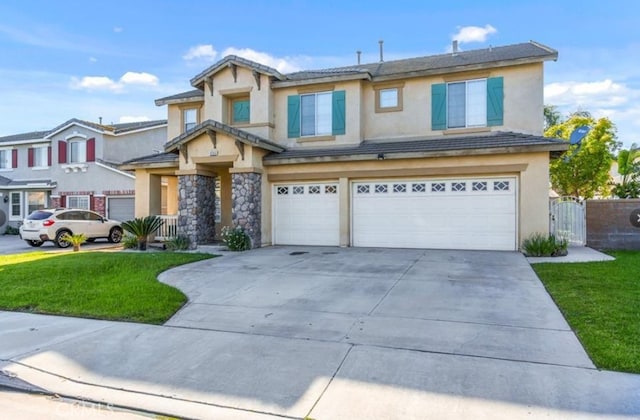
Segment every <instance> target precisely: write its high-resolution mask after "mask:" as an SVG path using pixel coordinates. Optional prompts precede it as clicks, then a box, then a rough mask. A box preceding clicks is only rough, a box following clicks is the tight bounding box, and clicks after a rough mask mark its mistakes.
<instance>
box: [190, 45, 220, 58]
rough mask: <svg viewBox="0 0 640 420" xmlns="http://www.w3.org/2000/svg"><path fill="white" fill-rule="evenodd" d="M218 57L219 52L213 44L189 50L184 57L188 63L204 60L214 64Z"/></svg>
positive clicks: (197, 46)
mask: <svg viewBox="0 0 640 420" xmlns="http://www.w3.org/2000/svg"><path fill="white" fill-rule="evenodd" d="M217 56H218V52H217V51H216V50H215V49H214V48H213V45H211V44H201V45H196V46H195V47H191V48H189V51H187V53H186V54H185V55H183V56H182V58H183V59H185V60H186V61H192V60H203V61H209V62H213V61H214V60H215V59H216V57H217Z"/></svg>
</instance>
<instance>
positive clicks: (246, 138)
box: [164, 120, 285, 152]
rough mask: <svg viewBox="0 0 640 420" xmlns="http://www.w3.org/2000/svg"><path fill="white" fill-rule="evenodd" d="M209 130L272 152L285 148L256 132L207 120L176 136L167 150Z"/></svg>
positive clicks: (175, 148) (175, 147)
mask: <svg viewBox="0 0 640 420" xmlns="http://www.w3.org/2000/svg"><path fill="white" fill-rule="evenodd" d="M208 131H215V132H218V133H223V134H227V135H229V136H231V137H233V138H235V139H236V140H238V141H240V142H242V143H244V144H247V145H250V146H254V147H259V148H261V149H265V150H270V151H272V152H282V151H283V150H285V148H284V147H283V146H280V145H279V144H276V143H274V142H272V141H270V140H267V139H265V138H263V137H260V136H256V135H255V134H251V133H249V132H247V131H244V130H239V129H237V128H235V127H231V126H230V125H227V124H223V123H221V122H219V121H214V120H206V121H204V122H202V123H200V124H198V125H196V126H195V127H193V128H192V129H191V130H189V131H185V132H184V133H182V134H181V135H179V136H178V137H176V138H174V139H173V140H171V141H170V142H168V143H167V144H165V146H164V150H165V152H172V151H175V150H177V149H178V148H179V147H180V146H181V145H183V144H185V143H188V142H190V141H191V140H193V139H195V138H196V137H198V136H200V135H202V134H205V133H207V132H208Z"/></svg>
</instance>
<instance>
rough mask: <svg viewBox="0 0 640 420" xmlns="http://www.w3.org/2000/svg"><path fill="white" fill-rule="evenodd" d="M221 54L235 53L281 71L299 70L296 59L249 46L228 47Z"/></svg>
mask: <svg viewBox="0 0 640 420" xmlns="http://www.w3.org/2000/svg"><path fill="white" fill-rule="evenodd" d="M222 55H223V56H227V55H237V56H238V57H243V58H246V59H247V60H251V61H255V62H257V63H260V64H264V65H265V66H269V67H273V68H274V69H276V70H278V71H279V72H282V73H292V72H294V71H299V70H300V66H298V65H297V64H296V60H295V59H292V58H290V57H283V58H278V57H274V56H272V55H270V54H267V53H265V52H260V51H256V50H252V49H251V48H235V47H229V48H227V49H225V50H224V51H223V53H222Z"/></svg>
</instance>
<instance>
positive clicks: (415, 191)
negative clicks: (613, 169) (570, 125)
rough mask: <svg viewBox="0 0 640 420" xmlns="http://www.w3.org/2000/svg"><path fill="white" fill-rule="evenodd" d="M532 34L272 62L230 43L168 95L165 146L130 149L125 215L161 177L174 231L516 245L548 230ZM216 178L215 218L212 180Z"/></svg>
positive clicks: (144, 208) (353, 242)
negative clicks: (414, 50)
mask: <svg viewBox="0 0 640 420" xmlns="http://www.w3.org/2000/svg"><path fill="white" fill-rule="evenodd" d="M557 56H558V54H557V52H556V51H555V50H553V49H551V48H549V47H546V46H544V45H541V44H538V43H536V42H528V43H522V44H517V45H509V46H502V47H493V48H489V49H482V50H474V51H464V52H459V51H454V52H453V53H450V54H441V55H435V56H427V57H418V58H411V59H404V60H396V61H388V62H383V61H380V62H377V63H371V64H357V65H353V66H349V67H342V68H331V69H325V70H316V71H302V72H297V73H292V74H281V73H279V72H278V71H276V70H275V69H273V68H270V67H267V66H264V65H261V64H258V63H255V62H252V61H249V60H246V59H244V58H240V57H236V56H228V57H225V58H224V59H222V60H221V61H219V62H217V63H215V64H214V65H212V66H211V67H209V68H207V69H206V70H204V71H203V72H201V73H200V74H198V75H197V76H195V77H194V78H193V79H192V80H191V84H192V86H193V87H194V88H195V90H193V91H189V92H184V93H180V94H177V95H174V96H169V97H165V98H162V99H158V100H157V101H156V104H157V105H166V106H167V108H168V121H169V122H168V138H169V140H168V142H167V143H166V144H165V146H164V148H165V153H164V154H159V155H152V156H147V157H143V158H139V159H135V160H132V161H130V162H127V163H126V164H125V165H124V166H123V168H125V169H130V170H135V171H136V215H137V216H144V215H148V214H159V213H160V205H161V204H160V203H161V196H162V194H161V193H160V186H161V182H160V180H161V179H163V178H170V179H171V181H170V182H169V186H171V185H172V186H173V187H171V188H170V190H171V192H170V196H171V197H175V198H176V199H177V204H176V205H175V206H174V207H175V208H176V210H177V213H178V215H179V216H178V230H179V232H182V233H183V234H185V235H188V236H189V237H190V239H191V240H192V242H193V243H194V244H196V243H206V242H209V241H212V240H213V239H214V238H215V235H216V230H218V228H219V227H220V225H223V226H225V225H227V226H240V227H242V228H243V229H245V230H246V231H247V232H248V233H249V235H250V236H251V239H252V243H253V246H254V247H257V246H262V245H269V244H276V245H277V244H297V245H330V246H338V245H339V246H363V247H420V248H460V249H492V250H516V249H518V248H519V246H520V243H521V242H522V240H523V238H525V237H527V236H528V235H530V234H532V233H534V232H543V233H545V232H548V228H549V225H548V190H549V175H548V165H549V159H550V157H551V155H552V154H554V153H555V154H557V153H558V152H561V151H563V150H566V145H565V144H564V143H563V142H561V141H558V140H555V139H549V138H544V137H542V130H543V75H544V71H543V70H544V69H543V65H544V62H545V61H549V60H556V59H557ZM216 181H219V186H220V187H219V188H220V190H219V203H220V204H219V207H220V209H219V213H220V214H219V217H218V219H219V221H220V222H219V223H217V225H218V226H216V222H215V221H216V208H215V207H216V202H217V201H218V200H216V197H215V194H214V191H215V187H216Z"/></svg>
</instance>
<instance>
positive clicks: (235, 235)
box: [222, 226, 251, 251]
mask: <svg viewBox="0 0 640 420" xmlns="http://www.w3.org/2000/svg"><path fill="white" fill-rule="evenodd" d="M222 241H223V242H224V244H225V245H226V246H227V248H229V250H230V251H246V250H248V249H251V238H250V237H249V235H248V234H247V232H245V231H244V230H243V229H242V228H241V227H239V226H236V227H234V228H231V227H229V226H225V227H223V228H222Z"/></svg>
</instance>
